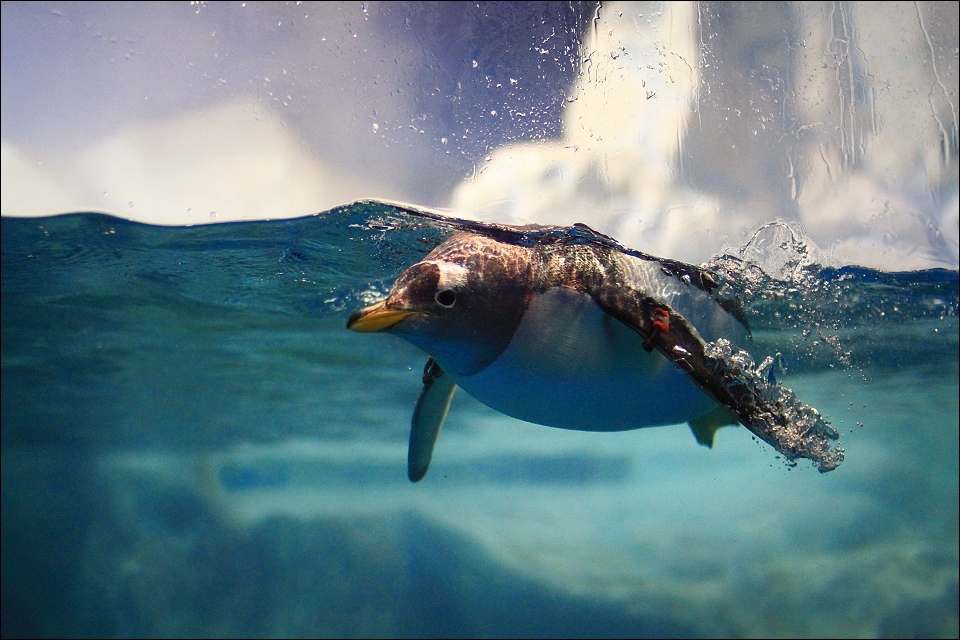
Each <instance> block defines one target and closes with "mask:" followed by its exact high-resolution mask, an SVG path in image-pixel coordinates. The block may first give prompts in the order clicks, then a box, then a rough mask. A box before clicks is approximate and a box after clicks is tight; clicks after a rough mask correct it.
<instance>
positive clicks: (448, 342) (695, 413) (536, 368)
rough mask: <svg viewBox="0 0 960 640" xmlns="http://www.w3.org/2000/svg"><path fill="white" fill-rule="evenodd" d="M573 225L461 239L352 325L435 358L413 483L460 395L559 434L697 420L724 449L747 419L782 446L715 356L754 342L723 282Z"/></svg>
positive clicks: (699, 435)
mask: <svg viewBox="0 0 960 640" xmlns="http://www.w3.org/2000/svg"><path fill="white" fill-rule="evenodd" d="M525 229H526V227H517V228H516V229H514V231H517V232H522V231H523V230H525ZM531 229H533V226H531ZM540 229H543V228H541V227H537V230H540ZM571 229H572V230H573V233H556V234H541V236H540V240H541V241H539V242H518V241H513V239H514V238H517V237H521V236H520V235H516V234H514V235H512V236H511V237H510V238H508V239H507V240H504V239H503V238H502V237H497V234H496V233H483V232H480V231H478V230H476V229H470V230H460V231H457V232H455V233H454V234H453V235H451V236H450V237H449V238H447V239H446V240H445V241H443V242H441V243H440V244H439V245H438V246H437V247H436V248H435V249H434V250H433V251H431V252H430V253H429V254H428V255H427V256H426V257H425V258H424V259H423V260H422V261H420V262H418V263H416V264H414V265H412V266H411V267H409V268H408V269H406V270H405V271H404V272H403V273H401V274H400V276H399V277H398V278H397V279H396V281H395V282H394V284H393V286H392V287H391V290H390V293H389V294H388V295H387V297H386V299H384V300H382V301H381V302H378V303H376V304H374V305H371V306H368V307H365V308H363V309H360V310H358V311H356V312H354V313H353V314H352V315H351V316H350V318H349V320H348V322H347V328H348V329H351V330H353V331H358V332H386V333H389V334H392V335H395V336H397V337H399V338H402V339H404V340H406V341H408V342H409V343H411V344H413V345H414V346H416V347H418V348H419V349H421V350H423V351H424V352H426V353H427V354H428V359H427V363H426V366H425V367H424V371H423V389H422V391H421V393H420V397H419V399H418V401H417V404H416V407H415V409H414V414H413V419H412V425H411V432H410V441H409V450H408V469H407V471H408V477H409V479H410V480H411V481H412V482H417V481H419V480H420V479H422V478H423V477H424V476H425V475H426V473H427V469H428V467H429V464H430V460H431V458H432V455H433V449H434V445H435V443H436V440H437V437H438V435H439V433H440V429H441V427H442V425H443V422H444V419H445V418H446V415H447V412H448V410H449V408H450V403H451V401H452V398H453V395H454V392H455V391H456V389H457V387H460V388H462V389H463V390H464V391H466V392H467V393H469V394H470V395H471V396H473V397H474V398H476V399H477V400H479V401H480V402H482V403H483V404H486V405H487V406H489V407H491V408H493V409H495V410H497V411H500V412H501V413H504V414H506V415H509V416H512V417H514V418H518V419H520V420H524V421H527V422H532V423H536V424H541V425H546V426H550V427H558V428H563V429H574V430H581V431H623V430H630V429H640V428H645V427H654V426H660V425H671V424H682V423H689V424H690V427H691V429H692V431H693V433H694V436H695V438H696V440H697V442H699V443H700V444H702V445H705V446H707V447H710V446H712V444H713V438H714V434H715V432H716V431H717V429H719V428H720V427H722V426H725V425H735V424H737V423H742V424H744V425H746V426H748V427H753V428H752V429H751V430H753V431H754V432H755V433H758V435H760V436H761V437H762V438H763V439H764V440H766V441H767V442H769V443H771V444H773V445H774V446H777V444H776V443H775V442H772V441H771V437H770V434H769V433H768V431H769V428H768V427H769V424H768V422H769V416H770V415H772V414H774V413H776V412H777V411H778V408H777V407H772V406H770V402H765V400H764V398H763V397H761V394H758V393H757V392H756V390H755V389H751V388H750V387H749V385H744V384H742V379H741V373H742V371H741V370H740V369H738V368H737V367H730V366H726V367H724V366H717V360H716V357H714V356H712V355H710V354H708V352H707V348H706V345H708V344H710V343H713V342H715V341H718V340H728V341H730V342H731V343H733V344H736V345H738V346H749V345H750V341H751V338H750V330H749V327H748V325H747V322H746V319H745V317H744V313H743V310H742V308H740V307H739V306H738V305H737V304H736V303H735V302H731V301H730V300H729V299H721V298H720V297H719V296H716V295H713V294H714V293H715V292H716V290H717V289H718V284H717V283H716V281H715V280H714V279H713V278H712V277H711V276H710V274H709V273H708V272H706V271H705V270H703V269H700V268H697V267H694V266H692V265H686V264H683V263H679V262H676V261H671V260H667V259H661V258H655V257H652V256H647V255H645V254H639V255H631V254H627V253H625V252H623V251H621V250H619V249H618V246H611V243H609V242H603V241H601V240H603V239H607V238H606V236H602V234H599V233H597V232H595V231H593V230H591V229H589V227H586V225H575V227H574V228H571ZM501 235H502V234H501ZM784 420H785V419H784ZM781 422H783V420H781ZM774 440H775V438H774ZM778 448H779V447H778ZM790 453H792V454H795V455H796V456H801V457H809V456H804V452H802V451H800V452H790Z"/></svg>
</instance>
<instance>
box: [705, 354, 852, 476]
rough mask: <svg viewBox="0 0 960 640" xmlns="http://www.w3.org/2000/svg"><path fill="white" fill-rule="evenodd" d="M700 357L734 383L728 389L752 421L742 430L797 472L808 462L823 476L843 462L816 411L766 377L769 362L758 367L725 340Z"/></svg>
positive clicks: (840, 451)
mask: <svg viewBox="0 0 960 640" xmlns="http://www.w3.org/2000/svg"><path fill="white" fill-rule="evenodd" d="M704 353H705V354H706V356H707V365H708V366H709V367H710V368H711V369H713V370H714V371H716V372H717V373H719V374H720V375H721V377H723V378H724V379H727V380H733V381H734V382H732V383H728V387H730V388H731V391H732V392H733V393H734V394H735V395H736V397H737V398H738V399H739V400H740V402H741V403H744V404H746V405H748V406H749V407H750V409H751V411H750V413H751V416H752V418H753V419H752V420H751V421H750V423H749V424H745V425H744V426H746V427H747V429H749V430H750V431H751V432H752V433H753V434H754V435H756V436H757V437H758V438H760V439H761V440H763V441H764V442H766V443H767V444H769V445H770V446H772V447H773V448H774V449H776V450H777V451H779V452H780V453H781V454H783V456H784V457H785V458H786V461H787V464H788V465H790V466H796V464H797V462H796V461H797V460H798V459H800V458H806V459H808V460H811V461H812V462H813V463H814V464H815V465H816V466H817V469H818V470H819V471H820V472H821V473H825V472H827V471H832V470H833V469H836V468H837V467H838V466H839V465H840V463H841V462H843V449H842V448H841V447H834V446H833V445H832V444H831V442H832V441H835V440H837V439H838V438H839V435H840V434H839V433H838V432H837V430H836V429H834V428H833V427H832V426H831V425H830V423H829V422H827V420H826V419H825V418H824V417H823V416H822V415H820V412H819V411H817V410H816V409H814V408H813V407H811V406H810V405H807V404H804V403H802V402H800V400H798V399H797V397H796V396H795V395H794V394H793V391H791V390H790V389H787V388H786V387H784V386H782V385H780V384H777V382H776V381H775V380H773V378H772V376H770V375H769V372H768V371H767V369H769V367H770V365H772V362H773V360H772V359H769V360H770V361H769V362H767V361H764V362H763V363H761V365H760V366H757V365H756V364H755V363H754V361H753V358H752V357H751V356H750V354H749V353H747V352H746V351H743V350H741V349H737V350H735V349H734V347H733V346H732V345H731V344H730V341H729V340H727V339H725V338H720V339H719V340H717V341H716V342H710V343H707V344H706V345H705V346H704ZM733 387H735V388H736V389H733Z"/></svg>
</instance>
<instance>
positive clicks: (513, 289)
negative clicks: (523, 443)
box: [347, 234, 529, 376]
mask: <svg viewBox="0 0 960 640" xmlns="http://www.w3.org/2000/svg"><path fill="white" fill-rule="evenodd" d="M521 249H522V248H521V247H515V246H512V245H501V243H498V242H496V241H494V240H491V239H489V238H483V237H474V236H472V235H470V236H467V235H466V234H459V235H458V236H455V237H454V238H451V240H448V241H447V242H445V243H443V244H442V245H440V246H439V247H437V249H435V250H434V251H433V252H432V253H431V254H430V255H428V256H427V258H426V259H425V260H423V261H422V262H418V263H417V264H415V265H413V266H412V267H410V268H408V269H407V270H406V271H404V272H403V273H402V274H400V276H399V277H398V278H397V280H396V282H394V284H393V287H392V288H391V289H390V294H389V295H388V296H387V298H386V299H385V300H383V301H381V302H378V303H377V304H374V305H371V306H369V307H366V308H364V309H360V310H359V311H356V312H354V313H353V314H352V315H351V316H350V319H349V321H348V322H347V328H348V329H352V330H353V331H360V332H373V331H386V332H388V333H392V334H394V335H397V336H399V337H401V338H403V339H405V340H407V341H408V342H410V343H411V344H413V345H415V346H417V347H419V348H420V349H422V350H423V351H425V352H427V353H428V354H429V355H431V356H432V357H433V358H434V360H436V361H437V363H438V364H439V365H440V366H441V367H442V368H443V369H444V370H445V371H447V372H449V373H451V374H453V375H458V376H466V375H471V374H473V373H476V372H478V371H480V370H482V369H483V368H484V367H486V366H487V365H488V364H490V363H491V362H493V361H494V360H496V358H497V356H499V355H500V353H501V352H502V351H503V350H504V349H505V348H506V347H507V345H508V344H509V343H510V339H511V338H512V337H513V333H514V331H515V330H516V328H517V326H518V325H519V324H520V319H521V318H522V317H523V312H524V310H525V309H526V306H527V302H528V300H529V287H528V286H527V283H528V278H527V274H528V270H529V269H528V268H520V269H519V270H518V266H519V265H520V264H521V263H520V262H519V261H518V260H517V259H516V258H517V256H516V255H514V254H515V253H516V251H515V250H521ZM501 254H502V255H501Z"/></svg>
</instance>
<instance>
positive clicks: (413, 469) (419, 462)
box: [407, 358, 457, 482]
mask: <svg viewBox="0 0 960 640" xmlns="http://www.w3.org/2000/svg"><path fill="white" fill-rule="evenodd" d="M456 390H457V385H456V383H455V382H454V381H453V379H452V378H451V377H450V376H448V375H446V374H444V372H443V369H441V368H440V365H438V364H437V362H436V361H435V360H434V359H433V358H428V359H427V364H426V366H425V367H424V368H423V390H422V391H421V392H420V398H419V399H418V400H417V408H416V409H414V410H413V420H412V422H411V425H410V448H409V449H408V450H407V476H408V477H409V478H410V482H418V481H419V480H421V479H422V478H423V476H425V475H427V468H428V467H429V466H430V458H432V457H433V447H434V445H435V444H436V443H437V436H439V435H440V427H442V426H443V420H444V418H446V417H447V411H448V410H449V409H450V401H451V400H453V392H454V391H456Z"/></svg>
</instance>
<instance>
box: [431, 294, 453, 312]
mask: <svg viewBox="0 0 960 640" xmlns="http://www.w3.org/2000/svg"><path fill="white" fill-rule="evenodd" d="M433 299H434V300H436V301H437V304H439V305H440V306H441V307H446V308H447V309H449V308H450V307H452V306H453V303H454V302H456V301H457V292H456V291H454V290H453V289H442V290H440V291H437V293H436V295H435V296H433Z"/></svg>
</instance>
